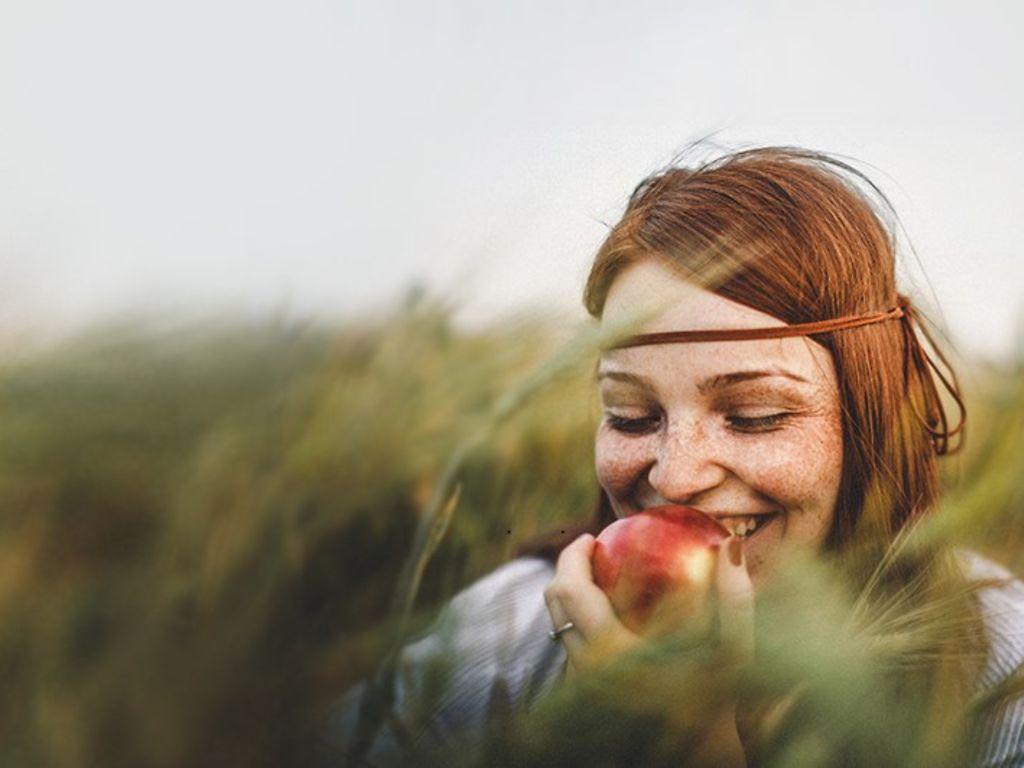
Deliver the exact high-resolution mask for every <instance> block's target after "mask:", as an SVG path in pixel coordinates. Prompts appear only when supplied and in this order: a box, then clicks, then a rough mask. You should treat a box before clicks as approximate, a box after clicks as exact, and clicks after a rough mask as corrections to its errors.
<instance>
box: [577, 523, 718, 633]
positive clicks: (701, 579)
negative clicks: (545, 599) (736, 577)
mask: <svg viewBox="0 0 1024 768" xmlns="http://www.w3.org/2000/svg"><path fill="white" fill-rule="evenodd" d="M728 538H729V531H728V530H726V529H725V527H724V526H722V525H721V524H720V523H719V522H717V521H716V520H715V519H714V518H711V517H709V516H708V515H705V514H704V513H703V512H700V511H699V510H696V509H693V508H691V507H681V506H674V505H670V506H664V507H656V508H654V509H647V510H644V511H643V512H639V513H637V514H634V515H630V516H629V517H626V518H623V519H621V520H616V521H615V522H614V523H612V524H611V525H609V526H608V527H607V528H605V529H604V530H603V531H601V533H600V534H599V535H598V537H597V542H596V544H595V546H594V554H593V558H592V561H591V562H592V566H593V576H594V582H595V583H596V584H597V585H598V586H599V587H600V588H601V589H602V590H603V591H604V592H605V594H607V595H608V598H609V600H611V603H612V607H613V608H614V609H615V612H616V614H618V616H619V618H620V619H621V620H622V622H623V624H625V625H626V626H627V627H629V628H630V629H631V630H633V631H634V632H643V631H644V630H645V629H647V628H648V625H649V624H651V623H652V620H653V619H654V618H655V617H659V618H663V619H668V620H670V621H678V620H680V619H682V618H684V617H686V616H690V615H694V614H696V613H700V612H701V611H702V609H703V607H704V603H705V600H706V597H707V593H708V588H709V587H710V585H711V581H712V576H713V570H714V566H715V558H716V554H717V551H718V547H719V545H720V544H722V542H724V541H725V540H726V539H728Z"/></svg>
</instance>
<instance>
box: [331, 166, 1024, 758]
mask: <svg viewBox="0 0 1024 768" xmlns="http://www.w3.org/2000/svg"><path fill="white" fill-rule="evenodd" d="M865 184H867V185H868V186H867V191H865ZM871 191H873V192H875V193H877V190H874V188H873V187H870V185H869V183H868V182H867V180H866V179H864V178H863V177H862V176H860V175H859V174H858V173H857V172H856V171H853V170H852V169H851V168H849V167H848V166H846V165H845V164H843V163H841V162H838V161H836V160H834V159H831V158H828V157H826V156H823V155H819V154H816V153H811V152H806V151H802V150H794V149H780V148H768V149H757V150H751V151H745V152H739V153H734V154H731V155H729V156H726V157H724V158H721V159H719V160H716V161H714V162H712V163H709V164H706V165H703V166H700V167H697V168H695V169H684V168H671V169H669V170H667V171H664V172H662V173H659V174H657V175H655V176H652V177H651V178H649V179H647V180H645V181H644V182H642V183H641V184H640V186H639V187H638V188H637V189H636V191H635V192H634V194H633V196H632V197H631V199H630V202H629V205H628V207H627V210H626V212H625V215H624V216H623V218H622V220H621V221H620V222H619V223H618V224H617V225H616V226H615V227H614V228H613V229H612V230H611V232H610V233H609V235H608V237H607V239H606V240H605V242H604V244H603V245H602V247H601V248H600V250H599V251H598V254H597V256H596V258H595V260H594V263H593V266H592V269H591V272H590V276H589V279H588V281H587V286H586V290H585V294H584V301H585V304H586V307H587V309H588V311H589V312H590V313H591V315H593V316H594V317H595V318H597V319H599V320H600V321H601V323H602V324H603V325H606V326H608V327H609V328H614V327H618V326H619V325H620V324H621V323H624V322H627V321H628V320H629V319H630V318H632V317H635V316H636V314H637V312H638V311H639V312H644V313H646V314H645V315H644V317H645V318H646V319H645V321H644V325H643V327H642V328H640V331H641V333H639V334H636V335H635V336H632V337H630V338H628V339H626V340H625V341H623V342H622V343H619V344H615V345H613V346H612V347H611V348H609V349H605V350H604V351H603V353H602V355H601V359H600V362H599V366H598V370H597V382H598V387H599V392H600V398H601V402H602V408H603V411H604V416H603V419H602V421H601V423H600V426H599V427H598V430H597V434H596V441H595V463H596V471H597V478H598V481H599V483H600V486H601V491H602V493H601V501H600V504H599V506H598V510H597V514H596V516H595V519H594V521H593V523H592V524H591V525H590V526H589V527H588V530H587V532H585V533H583V534H582V535H579V536H575V533H579V532H578V531H576V532H574V535H573V536H572V537H566V538H567V539H571V541H567V540H565V539H554V540H552V541H549V542H547V543H546V544H544V545H541V546H537V547H535V548H534V549H533V551H532V552H531V553H527V554H529V555H532V556H524V557H521V558H519V559H517V560H515V561H513V562H512V563H509V564H507V565H505V566H503V567H502V568H499V569H498V570H497V571H495V572H494V573H492V574H490V575H489V576H487V577H485V578H484V579H482V580H480V581H479V582H477V583H476V584H474V585H472V586H470V587H469V588H468V589H466V590H464V591H463V592H462V593H460V594H459V595H458V596H456V597H455V599H454V600H453V601H452V602H451V604H450V606H449V608H448V610H447V611H446V612H445V614H444V616H443V617H442V620H441V621H440V623H439V625H438V627H437V630H436V631H435V632H434V633H433V634H431V635H429V636H428V637H426V638H424V639H422V640H420V641H419V642H417V643H415V644H413V645H411V646H409V647H408V648H407V649H406V651H405V653H404V654H403V665H402V668H401V673H400V676H399V681H398V687H397V703H398V706H397V707H396V709H395V712H396V714H395V715H394V716H392V717H391V718H390V719H389V720H388V722H387V723H386V725H385V727H384V728H383V729H382V730H381V731H380V732H379V733H378V734H377V736H376V740H375V741H374V742H373V743H372V745H370V750H369V758H370V760H371V762H372V761H373V760H374V759H381V760H384V761H385V762H386V761H387V759H388V755H392V756H396V755H402V754H403V751H405V752H404V754H405V756H406V757H407V756H408V754H410V753H409V752H408V751H407V750H415V749H416V748H417V745H418V746H419V747H429V746H430V745H433V744H440V743H443V742H444V741H445V740H446V739H448V738H451V737H452V736H453V735H454V734H458V733H466V732H469V733H473V732H479V731H480V730H481V729H482V728H483V727H484V725H485V719H486V718H485V715H486V714H487V713H488V712H489V711H493V710H494V709H495V706H499V707H500V705H502V703H504V704H505V705H508V706H514V707H520V708H524V709H529V707H530V706H532V705H533V704H534V703H535V702H537V701H538V700H540V699H541V698H542V697H543V696H544V694H545V693H547V692H548V691H550V690H551V689H552V688H553V687H554V686H555V685H556V684H557V682H558V680H559V679H561V677H562V676H563V675H564V674H570V675H571V674H575V673H577V672H580V671H582V670H584V669H587V668H593V667H595V666H600V665H602V664H604V663H605V662H607V661H608V657H607V656H604V655H602V653H606V652H607V651H608V650H609V649H611V650H612V651H613V655H617V654H618V653H619V652H623V651H625V652H628V651H630V650H633V649H635V648H639V647H641V646H642V645H643V638H641V637H639V636H637V635H636V634H634V633H633V632H631V631H630V630H628V629H627V628H626V627H625V626H624V625H623V624H622V622H621V621H620V620H619V618H618V617H617V616H616V614H615V612H614V610H613V609H612V607H611V604H610V603H609V601H608V598H607V597H606V596H605V594H604V593H603V592H602V591H601V590H600V589H599V588H597V586H596V585H595V584H594V583H593V577H592V573H591V570H590V558H591V555H592V552H593V547H594V534H596V533H597V532H598V531H600V529H602V528H603V527H604V526H606V525H607V524H609V523H610V522H612V521H614V520H615V519H616V518H622V517H625V516H628V515H631V514H634V513H636V512H639V511H641V510H644V509H648V508H651V507H654V506H658V505H661V504H665V503H673V504H684V505H688V506H692V507H696V508H698V509H701V510H703V511H704V512H706V513H707V514H710V515H712V516H714V517H716V518H719V519H720V520H721V522H723V523H724V524H725V525H726V527H727V528H729V529H730V530H731V531H732V532H733V533H734V535H733V536H732V537H731V539H730V541H729V542H728V544H727V547H726V552H727V554H728V555H729V556H728V557H719V558H718V566H717V570H716V572H715V578H716V587H717V591H718V594H719V595H720V597H721V600H720V610H721V618H722V620H723V626H729V627H731V628H732V630H733V632H734V633H738V634H737V635H734V636H740V637H741V638H746V640H743V641H741V645H743V643H744V642H746V643H747V644H748V645H749V643H751V642H752V640H753V606H754V596H755V595H756V594H757V593H758V592H759V591H761V590H762V589H764V587H765V586H766V585H767V584H769V583H770V582H771V580H772V577H773V574H774V573H775V572H776V570H777V569H778V567H779V565H780V564H781V563H784V562H786V561H787V559H788V558H789V557H790V556H791V553H798V552H807V551H816V552H819V553H822V554H835V555H836V556H842V555H844V554H845V553H857V557H856V558H851V560H850V562H851V563H854V565H851V567H852V568H853V569H854V570H856V569H857V568H860V569H861V572H860V575H859V578H860V579H861V580H862V582H865V583H867V582H868V581H869V580H870V578H871V574H872V573H876V572H877V566H878V564H879V563H880V562H881V561H883V560H884V558H885V552H886V551H888V550H889V548H890V547H891V545H892V544H893V542H894V541H896V540H897V538H898V537H899V536H900V534H901V532H905V531H906V530H908V526H911V525H912V524H913V523H914V522H915V521H917V520H919V519H920V518H922V516H924V515H926V514H927V513H928V512H929V511H930V510H931V509H933V507H934V506H935V504H936V502H937V497H938V481H937V469H936V457H937V456H939V455H942V454H944V453H947V452H948V451H949V450H950V448H951V438H958V437H962V435H960V434H959V431H960V428H961V427H962V420H961V422H960V424H958V425H952V424H950V423H949V421H948V420H947V415H946V412H945V410H944V407H943V403H942V400H941V398H940V396H939V394H938V387H937V383H938V384H940V385H942V384H944V385H946V386H947V388H948V389H949V391H950V392H951V393H952V394H953V396H954V397H955V398H956V400H957V403H958V404H959V403H960V401H959V395H958V392H957V388H956V385H955V379H953V380H950V379H949V378H947V377H946V376H944V375H943V374H942V373H941V371H940V369H939V368H937V367H936V366H935V364H934V363H933V362H932V359H931V358H930V357H929V356H928V355H927V353H926V352H925V350H924V349H923V347H922V346H921V341H920V339H919V338H918V335H917V334H918V332H920V331H922V330H923V329H921V328H920V326H918V324H917V322H916V321H917V313H916V311H915V309H914V307H913V304H912V302H911V301H910V300H909V299H908V298H907V297H906V296H904V295H902V294H900V293H898V292H897V288H896V285H895V280H894V262H895V255H894V251H895V237H894V235H893V233H892V231H891V230H890V229H888V228H887V227H886V225H885V224H883V222H882V219H881V214H880V211H876V209H875V208H874V207H873V205H872V203H871V199H870V197H869V195H868V192H871ZM878 194H879V197H880V193H878ZM880 199H881V200H882V201H884V197H880ZM943 362H945V360H944V359H943ZM865 553H868V554H867V555H866V556H865ZM948 555H949V553H946V552H942V551H940V550H936V551H928V552H926V553H924V554H919V556H918V560H917V561H916V562H917V564H915V561H913V560H912V559H911V560H907V561H906V562H903V563H902V564H901V566H900V567H899V568H895V569H890V570H889V571H886V572H885V579H884V580H883V581H884V586H883V589H890V590H891V591H892V592H893V593H900V594H902V593H905V592H907V590H908V589H909V585H918V584H920V583H922V578H921V574H922V573H925V572H927V573H929V574H931V573H933V572H937V571H940V570H941V567H940V566H939V565H936V564H937V563H939V564H947V565H948V564H949V563H951V562H952V561H951V560H950V559H949V558H948ZM556 556H557V564H552V560H554V559H555V557H556ZM963 562H964V565H965V567H964V571H965V572H966V574H967V575H968V576H970V577H978V576H998V577H1008V574H1007V573H1006V572H1005V571H1002V570H1000V569H998V568H997V567H996V566H994V565H993V564H991V563H988V562H987V561H984V560H982V559H981V558H979V557H966V558H965V559H964V561H963ZM951 567H952V566H951ZM972 605H974V606H976V608H977V611H976V612H975V614H974V615H975V617H976V619H977V623H976V625H972V624H971V623H970V622H969V621H963V622H958V623H957V624H956V626H957V627H958V628H959V629H958V631H957V632H955V633H953V634H954V635H956V636H952V635H951V636H950V637H948V638H946V639H945V640H944V642H945V643H947V644H949V646H950V647H951V648H952V647H955V648H956V649H958V652H962V651H963V650H964V649H966V648H969V647H970V646H971V643H972V642H975V641H976V639H977V638H978V637H980V638H981V639H980V640H979V641H978V642H980V643H981V645H980V647H979V648H978V649H977V650H979V655H978V656H977V660H978V664H977V665H975V666H971V665H970V664H952V665H947V666H948V667H949V668H948V669H947V668H945V667H943V664H942V663H937V664H936V665H935V674H934V675H933V676H932V677H929V678H928V685H930V686H935V690H939V687H938V686H939V685H940V683H939V682H938V681H939V680H940V679H943V680H947V682H948V680H953V683H952V684H951V685H947V687H946V688H942V690H953V691H956V695H962V696H964V697H965V698H966V697H967V695H969V694H970V693H971V692H972V691H974V690H977V689H983V688H986V687H987V688H991V687H992V686H994V685H996V683H998V682H999V681H1000V680H1002V679H1004V678H1006V677H1007V676H1008V675H1009V674H1010V673H1011V672H1012V671H1014V670H1015V669H1016V668H1017V667H1018V666H1019V665H1020V663H1021V661H1022V660H1024V643H1022V642H1021V641H1017V640H1015V636H1016V635H1017V634H1018V633H1019V634H1020V635H1021V636H1022V637H1024V618H1022V617H1024V585H1021V584H1020V583H1019V582H1012V581H1007V583H1005V584H1003V585H1002V586H1000V587H993V588H989V589H986V590H985V591H983V592H979V593H978V600H977V601H976V602H974V603H972ZM965 615H971V614H970V611H969V610H968V611H967V612H966V613H965ZM975 629H983V630H984V633H982V634H980V635H977V636H976V635H974V634H973V630H975ZM549 638H550V639H549ZM551 640H554V641H555V642H554V643H552V642H551ZM598 650H600V651H601V652H602V653H598V652H597V651H598ZM453 652H454V654H455V658H458V659H459V660H460V661H459V662H458V667H456V668H455V669H453V670H451V672H452V673H453V677H452V678H451V679H450V681H449V682H448V683H447V685H446V686H445V687H444V688H443V689H442V690H441V691H440V692H439V693H438V695H436V696H434V697H433V702H434V703H433V704H432V706H431V708H430V710H429V711H417V710H416V706H415V704H414V702H418V701H423V700H425V699H427V698H430V696H429V692H428V691H427V687H428V681H429V679H430V677H431V676H430V673H429V672H428V671H427V670H428V669H429V668H430V667H431V664H432V662H433V661H439V660H441V659H443V658H452V656H451V654H452V653H453ZM938 655H940V656H943V654H938ZM943 658H945V656H943ZM950 658H953V657H952V656H950ZM956 658H961V659H962V658H965V657H964V656H962V655H961V656H958V657H956ZM942 674H945V675H946V677H945V678H942ZM942 685H946V683H942ZM360 695H361V694H360V691H358V690H357V691H354V692H351V693H350V694H349V695H348V696H347V697H346V699H345V700H344V701H343V702H342V704H341V706H340V707H339V709H338V710H337V712H336V714H335V715H334V717H333V719H332V724H331V727H330V729H329V731H330V733H331V736H330V737H329V740H330V741H331V742H332V743H334V744H336V745H342V744H346V743H347V740H348V738H349V737H350V736H351V734H352V731H353V729H354V728H355V721H356V714H357V710H358V701H359V698H360ZM496 702H497V704H496ZM728 713H729V717H727V718H725V719H722V720H719V721H716V723H715V724H714V727H713V728H712V730H711V731H710V732H709V735H708V737H707V739H706V740H705V741H704V742H703V746H701V747H700V748H701V749H703V750H705V752H704V753H703V754H704V756H705V757H706V758H707V759H708V761H709V763H716V764H721V765H742V764H744V763H745V762H746V760H747V757H748V756H747V755H745V751H744V742H743V740H742V739H741V738H740V733H739V730H741V729H739V728H737V726H736V715H737V714H738V712H737V711H736V709H735V708H732V709H730V710H729V712H728ZM741 720H742V718H741ZM741 725H742V722H741ZM979 744H980V748H979V751H978V753H977V754H976V755H975V757H974V760H975V764H977V765H991V766H994V765H1018V764H1019V765H1024V705H1022V704H1019V703H1015V704H1012V705H1007V706H1004V707H1003V708H1001V709H999V710H996V711H995V712H994V714H993V715H992V716H990V717H989V718H988V720H986V721H985V723H984V725H983V727H982V730H981V732H980V735H979ZM413 754H416V753H415V752H413ZM709 755H710V756H711V757H708V756H709ZM715 756H717V759H716V758H715ZM399 759H401V758H399Z"/></svg>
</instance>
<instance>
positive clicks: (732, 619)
mask: <svg viewBox="0 0 1024 768" xmlns="http://www.w3.org/2000/svg"><path fill="white" fill-rule="evenodd" d="M743 545H744V541H743V539H741V538H739V537H736V536H730V537H729V539H728V540H727V541H726V542H725V543H724V544H723V545H722V546H721V548H720V549H719V553H718V554H719V556H718V563H717V566H716V574H715V589H716V594H717V596H718V611H719V613H718V616H719V626H720V628H721V633H722V639H723V640H724V641H725V642H726V643H728V644H729V645H730V646H731V647H732V648H733V649H734V651H735V652H736V653H737V654H738V657H739V660H740V662H741V663H745V662H749V661H753V659H754V585H753V583H752V582H751V581H750V574H749V573H748V572H747V563H746V558H745V555H744V548H743Z"/></svg>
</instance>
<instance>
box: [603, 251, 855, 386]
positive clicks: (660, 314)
mask: <svg viewBox="0 0 1024 768" xmlns="http://www.w3.org/2000/svg"><path fill="white" fill-rule="evenodd" d="M637 313H643V316H644V317H645V318H647V319H646V320H645V322H643V324H642V325H641V326H640V327H639V328H638V329H637V330H636V331H635V332H637V333H654V332H658V331H684V330H685V331H691V330H692V331H697V330H711V329H739V328H766V327H774V326H784V325H786V323H785V322H783V321H782V320H780V319H778V318H777V317H773V316H772V315H769V314H766V313H764V312H760V311H758V310H756V309H752V308H751V307H747V306H745V305H743V304H739V303H737V302H734V301H731V300H729V299H726V298H724V297H722V296H719V295H717V294H715V293H712V292H711V291H708V290H706V289H704V288H701V287H699V286H697V285H695V284H693V283H691V282H689V281H688V280H686V279H684V278H683V277H682V276H680V275H679V274H677V273H676V272H674V271H673V270H671V269H670V268H669V267H667V266H665V265H663V264H661V263H659V262H657V261H654V260H653V259H647V260H644V261H640V262H638V263H636V264H633V265H631V266H630V267H628V268H627V269H626V270H624V271H623V272H622V273H621V274H620V275H619V276H618V277H617V278H616V279H615V282H614V283H612V287H611V290H610V291H609V293H608V297H607V299H606V301H605V306H604V312H603V314H602V318H601V322H602V325H607V326H610V325H614V324H618V323H620V322H623V321H625V320H628V319H629V318H632V317H636V315H637ZM779 368H781V369H785V370H787V371H789V372H791V373H794V374H797V375H799V376H801V377H803V378H805V379H807V380H808V381H810V382H812V383H816V384H818V385H819V386H825V387H829V388H835V374H834V371H833V366H832V356H831V354H830V353H829V352H828V350H826V349H825V348H824V347H822V346H821V345H820V344H816V343H814V342H812V341H811V340H810V339H807V338H804V337H800V336H797V337H791V338H784V339H760V340H754V341H724V342H710V343H708V342H701V343H687V344H658V345H650V346H644V347H632V348H629V349H619V350H612V351H608V352H605V353H604V354H603V355H602V356H601V370H602V371H612V370H616V371H630V372H633V373H643V374H644V375H648V376H652V377H655V378H658V377H659V374H660V377H665V376H672V377H679V376H684V375H688V374H692V375H694V376H697V375H700V376H709V375H710V376H714V375H720V374H727V373H732V372H735V371H742V370H761V369H763V370H770V369H779Z"/></svg>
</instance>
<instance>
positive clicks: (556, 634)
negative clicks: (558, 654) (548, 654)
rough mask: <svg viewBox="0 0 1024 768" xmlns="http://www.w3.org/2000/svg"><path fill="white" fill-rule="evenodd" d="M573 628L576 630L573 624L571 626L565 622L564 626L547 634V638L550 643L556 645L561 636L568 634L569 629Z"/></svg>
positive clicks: (568, 622)
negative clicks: (549, 639)
mask: <svg viewBox="0 0 1024 768" xmlns="http://www.w3.org/2000/svg"><path fill="white" fill-rule="evenodd" d="M575 628H576V625H575V624H573V623H572V622H571V621H567V622H565V624H563V625H562V626H560V627H559V628H558V629H553V630H551V631H550V632H548V637H550V638H551V642H552V643H557V642H558V641H559V640H561V639H562V635H563V634H565V633H566V632H568V631H569V630H570V629H575Z"/></svg>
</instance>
